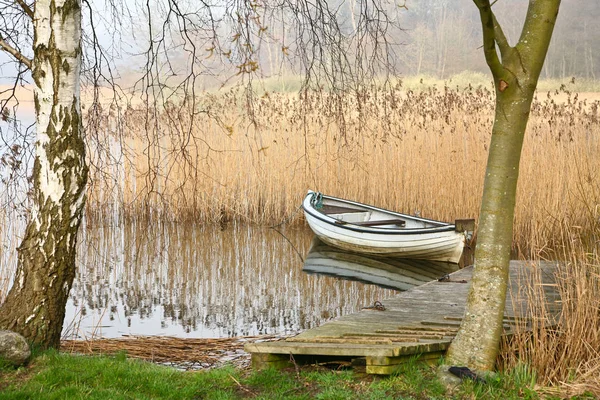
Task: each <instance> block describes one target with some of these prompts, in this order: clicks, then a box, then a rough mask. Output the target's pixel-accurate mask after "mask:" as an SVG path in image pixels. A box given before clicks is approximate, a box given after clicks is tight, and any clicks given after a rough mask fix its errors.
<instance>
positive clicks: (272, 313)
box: [0, 219, 456, 338]
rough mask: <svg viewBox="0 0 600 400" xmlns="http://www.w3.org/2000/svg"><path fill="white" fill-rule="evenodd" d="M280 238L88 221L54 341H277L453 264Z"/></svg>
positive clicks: (6, 271) (15, 231)
mask: <svg viewBox="0 0 600 400" xmlns="http://www.w3.org/2000/svg"><path fill="white" fill-rule="evenodd" d="M21 222H22V221H21ZM21 222H19V220H18V219H12V220H6V221H5V223H4V224H3V230H2V232H0V233H1V235H0V236H2V237H1V239H2V243H3V245H2V248H0V250H1V251H0V280H1V281H2V282H4V283H3V286H2V287H3V290H6V289H7V288H8V287H7V285H8V284H10V281H11V280H12V271H14V263H15V262H16V261H15V255H16V252H15V250H14V249H15V248H16V247H17V245H18V243H19V236H21V234H22V233H19V232H21V231H22V230H23V228H24V223H21ZM282 232H283V234H284V235H285V236H283V235H282V234H280V233H278V232H277V231H275V230H273V229H269V228H257V227H248V226H236V225H229V226H227V227H225V228H224V229H219V227H218V226H215V225H209V226H202V225H198V224H193V223H172V222H165V223H156V222H154V223H150V224H149V223H139V222H135V221H133V222H127V223H124V224H104V223H91V222H89V221H88V222H86V223H84V225H83V226H82V229H81V230H80V234H81V236H80V240H79V249H78V259H77V265H78V274H77V277H76V278H75V281H74V283H73V288H72V290H71V293H70V298H69V301H68V304H67V313H66V318H65V326H64V332H63V337H65V338H92V337H107V338H115V337H121V336H123V335H161V336H177V337H184V338H186V337H187V338H214V337H232V336H246V335H261V334H275V335H285V334H290V333H296V332H298V331H301V330H303V329H308V328H312V327H315V326H318V325H320V324H322V323H324V322H325V321H328V320H330V319H332V318H335V317H338V316H341V315H344V314H349V313H353V312H356V311H358V310H360V309H361V308H362V307H365V306H369V305H372V304H373V303H374V302H375V301H377V300H379V301H382V300H384V299H386V298H388V297H391V296H393V295H394V294H396V293H398V292H399V291H400V290H406V289H408V288H410V287H413V286H416V285H420V284H422V283H425V282H427V281H430V280H434V279H436V278H438V277H441V276H443V275H444V274H446V273H448V272H452V271H453V270H454V269H455V268H456V267H455V266H453V265H448V264H444V263H431V262H428V263H424V262H422V261H420V262H419V261H410V262H408V261H402V260H389V259H388V260H381V259H379V260H377V259H369V258H367V257H364V256H357V255H352V254H348V253H344V252H342V251H340V250H336V249H332V248H330V247H328V246H325V245H324V244H323V243H321V242H319V241H316V240H314V241H313V234H312V232H311V231H310V230H309V229H308V228H306V227H303V226H300V227H296V228H289V229H286V230H285V231H282ZM309 250H310V251H309ZM11 266H12V267H11ZM361 281H362V282H361ZM364 282H374V283H376V284H369V283H364ZM377 285H380V286H377ZM381 286H384V287H381Z"/></svg>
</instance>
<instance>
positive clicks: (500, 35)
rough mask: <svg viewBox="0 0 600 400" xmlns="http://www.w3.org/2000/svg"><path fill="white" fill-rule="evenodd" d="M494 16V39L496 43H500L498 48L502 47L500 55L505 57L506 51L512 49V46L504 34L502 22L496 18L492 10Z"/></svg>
mask: <svg viewBox="0 0 600 400" xmlns="http://www.w3.org/2000/svg"><path fill="white" fill-rule="evenodd" d="M492 18H493V19H494V39H495V40H496V44H497V45H498V48H499V49H500V55H501V56H502V58H503V59H504V57H505V56H506V53H507V52H508V51H509V50H510V49H511V47H510V45H509V44H508V40H507V39H506V36H505V35H504V31H503V30H502V27H501V26H500V23H499V22H498V20H497V19H496V16H495V15H494V13H493V12H492Z"/></svg>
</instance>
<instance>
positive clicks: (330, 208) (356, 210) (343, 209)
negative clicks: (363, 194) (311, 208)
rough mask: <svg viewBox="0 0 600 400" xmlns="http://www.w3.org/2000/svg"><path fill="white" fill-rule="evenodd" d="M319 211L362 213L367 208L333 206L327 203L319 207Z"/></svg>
mask: <svg viewBox="0 0 600 400" xmlns="http://www.w3.org/2000/svg"><path fill="white" fill-rule="evenodd" d="M317 210H318V211H320V212H322V213H323V214H351V213H362V212H365V211H366V210H363V209H359V208H350V207H342V206H332V205H329V204H325V205H324V206H323V207H321V208H317Z"/></svg>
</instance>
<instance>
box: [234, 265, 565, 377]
mask: <svg viewBox="0 0 600 400" xmlns="http://www.w3.org/2000/svg"><path fill="white" fill-rule="evenodd" d="M555 269H556V263H550V262H545V263H532V262H526V261H512V262H511V265H510V286H509V293H508V294H507V303H506V309H505V318H504V332H505V334H506V335H510V334H512V333H513V332H514V331H515V329H516V327H517V325H520V326H521V327H525V328H526V326H527V324H528V319H527V309H528V304H527V295H526V293H525V290H526V288H527V287H528V285H525V283H526V282H527V280H528V279H532V278H533V276H535V275H537V274H538V273H539V275H537V276H539V277H540V281H541V282H542V284H543V286H542V287H543V288H544V291H545V292H546V299H547V303H548V309H549V311H550V312H551V314H552V315H553V316H556V315H557V314H558V311H559V308H558V304H557V302H556V300H557V292H556V290H555V287H554V286H553V283H554V271H555ZM471 274H472V267H467V268H464V269H462V270H459V271H457V272H454V273H452V274H450V275H449V279H445V280H441V281H433V282H429V283H426V284H424V285H422V286H418V287H415V288H413V289H410V290H408V291H406V292H402V293H400V294H398V295H397V296H395V297H392V298H389V299H385V300H382V303H383V305H384V306H385V310H384V311H378V310H376V309H363V310H362V311H360V312H358V313H355V314H350V315H346V316H343V317H340V318H338V319H335V320H333V321H330V322H327V323H325V324H323V325H321V326H319V327H317V328H314V329H309V330H307V331H305V332H302V333H301V334H299V335H297V336H294V337H291V338H288V339H286V340H282V341H277V342H262V343H249V344H247V345H246V346H245V350H246V351H247V352H249V353H251V354H252V365H253V367H254V368H257V369H260V368H265V367H268V366H273V367H276V368H277V367H285V366H288V365H291V363H292V362H293V363H306V362H309V363H314V362H330V361H334V360H336V361H342V362H346V363H348V362H352V363H356V364H360V363H366V372H367V373H369V374H383V375H387V374H391V373H392V372H393V371H394V370H395V369H396V368H397V367H398V364H400V363H402V362H405V361H406V360H408V359H414V358H417V359H421V360H424V361H429V362H435V361H437V359H439V357H440V356H442V355H443V354H444V353H445V351H446V349H447V348H448V347H449V345H450V342H451V341H452V339H453V337H454V336H455V334H456V332H457V331H458V328H459V326H460V322H461V319H462V317H463V314H464V309H465V302H466V297H467V292H468V288H469V281H470V279H471ZM549 323H553V321H550V322H549Z"/></svg>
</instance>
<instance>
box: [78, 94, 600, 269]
mask: <svg viewBox="0 0 600 400" xmlns="http://www.w3.org/2000/svg"><path fill="white" fill-rule="evenodd" d="M245 101H246V100H245V98H243V96H242V94H241V93H240V92H236V91H235V90H233V91H230V92H227V93H225V94H221V95H218V96H214V95H211V96H209V97H207V98H206V99H205V103H203V104H201V106H200V107H201V108H202V109H203V110H204V113H199V114H197V116H196V119H195V120H194V121H190V120H189V118H187V117H186V116H185V115H186V114H185V113H184V112H181V110H180V109H179V108H177V107H175V106H173V105H170V106H168V107H166V108H165V110H163V111H162V112H161V113H156V114H155V115H154V116H153V117H150V118H149V119H147V114H146V113H145V112H143V111H137V110H134V109H128V110H125V111H124V116H125V118H124V122H123V124H122V125H117V124H116V122H114V121H112V120H111V116H110V115H109V114H107V116H106V120H105V122H104V125H105V126H106V127H107V128H106V135H105V136H103V138H102V146H96V150H95V151H94V152H93V154H92V159H93V160H94V162H95V164H96V165H99V166H100V167H101V168H100V169H96V170H95V171H96V173H95V174H93V175H92V184H91V189H90V191H89V201H88V209H87V212H88V214H87V215H88V216H90V217H92V218H99V217H101V216H106V215H107V214H108V215H113V216H116V217H123V216H124V217H131V218H137V217H140V216H158V217H164V218H169V219H180V220H183V219H188V220H194V221H197V222H226V221H231V220H241V221H246V222H252V223H259V224H272V223H276V222H279V221H282V220H284V219H285V218H288V217H290V216H291V217H292V218H291V219H293V220H298V218H297V216H299V215H300V213H297V214H294V212H295V211H296V210H297V207H298V205H299V204H300V201H301V199H302V197H303V195H304V193H305V192H306V190H307V189H309V188H310V189H316V190H320V191H323V192H326V193H328V194H333V195H337V196H340V197H347V198H352V199H356V200H359V201H364V202H367V203H373V204H377V205H380V206H382V207H386V208H392V209H396V210H400V211H405V212H409V213H413V212H416V211H419V212H420V213H421V215H423V216H427V217H431V218H436V219H442V220H448V221H452V220H454V219H456V218H475V217H477V215H478V212H479V202H480V197H481V191H482V184H483V177H484V170H485V164H486V159H487V146H488V143H489V139H490V132H491V124H492V119H493V94H492V92H490V91H489V90H487V89H485V88H466V89H451V88H449V87H444V88H441V89H436V88H430V89H429V90H424V91H419V92H413V91H411V90H408V91H404V90H402V87H400V86H397V87H395V88H390V89H386V90H380V89H372V90H368V91H365V92H362V93H355V94H348V95H345V96H341V97H335V96H332V95H328V94H325V93H315V92H313V93H310V94H309V95H305V96H304V97H303V98H302V99H301V98H299V96H298V95H293V94H285V93H270V94H265V95H264V96H262V97H260V98H256V99H255V100H254V102H253V104H252V110H251V111H252V113H253V116H254V119H250V118H249V116H248V112H247V111H248V110H247V108H246V107H247V104H246V103H245ZM599 104H600V101H599V100H597V99H593V97H590V96H578V95H576V94H572V93H570V92H568V91H567V90H562V91H557V92H555V93H549V94H540V95H539V99H536V101H535V104H534V106H533V109H532V116H531V121H530V127H529V132H528V133H527V138H526V141H525V145H524V149H523V158H522V162H521V179H520V183H519V192H518V197H519V198H518V202H517V210H516V218H515V221H516V225H515V248H516V250H518V251H519V252H520V254H521V255H523V256H525V257H530V256H531V255H532V254H533V255H535V256H548V249H552V250H554V249H556V248H557V246H559V245H560V243H558V242H557V238H560V232H559V231H560V229H562V228H561V227H562V225H563V224H568V225H570V226H578V227H580V229H581V230H583V231H589V230H590V229H592V228H593V227H592V226H591V225H590V224H591V222H590V221H591V220H593V218H597V217H598V212H599V211H598V208H599V205H600V184H599V182H598V179H597V178H596V177H597V176H598V172H599V171H598V169H599V167H600V158H599V157H597V156H596V155H597V154H599V150H600V139H599V138H600V124H598V119H599V118H600V114H599ZM183 107H184V108H185V105H184V106H183ZM111 121H112V122H111ZM109 127H112V128H111V129H109ZM117 131H120V132H124V133H125V139H124V140H120V139H118V137H117V136H115V132H117ZM109 153H110V154H112V156H114V158H115V160H117V161H115V160H113V161H112V162H111V161H110V160H109V157H107V154H109ZM98 172H101V173H98ZM592 217H593V218H592ZM590 218H591V219H590ZM536 252H540V254H535V253H536Z"/></svg>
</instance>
